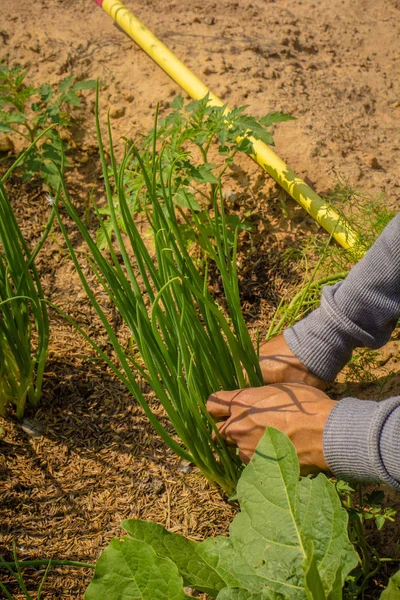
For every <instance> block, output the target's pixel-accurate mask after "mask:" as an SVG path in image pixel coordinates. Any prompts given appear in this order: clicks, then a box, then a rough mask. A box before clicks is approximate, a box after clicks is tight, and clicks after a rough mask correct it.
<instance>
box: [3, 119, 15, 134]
mask: <svg viewBox="0 0 400 600" xmlns="http://www.w3.org/2000/svg"><path fill="white" fill-rule="evenodd" d="M12 131H13V130H12V129H11V127H10V126H9V125H7V123H4V121H3V122H1V121H0V132H1V133H10V132H12Z"/></svg>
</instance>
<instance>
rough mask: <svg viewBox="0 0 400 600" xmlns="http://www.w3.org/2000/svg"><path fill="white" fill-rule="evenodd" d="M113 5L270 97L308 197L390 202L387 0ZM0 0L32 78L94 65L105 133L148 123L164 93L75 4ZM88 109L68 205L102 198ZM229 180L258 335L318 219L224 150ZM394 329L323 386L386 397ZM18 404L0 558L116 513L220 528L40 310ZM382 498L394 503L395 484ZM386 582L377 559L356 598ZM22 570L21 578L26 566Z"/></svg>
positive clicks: (60, 295) (260, 108)
mask: <svg viewBox="0 0 400 600" xmlns="http://www.w3.org/2000/svg"><path fill="white" fill-rule="evenodd" d="M126 4H127V6H128V7H130V8H132V10H133V12H135V14H137V16H138V17H139V18H140V19H141V20H142V21H143V22H144V23H146V25H147V26H148V27H149V28H150V29H152V30H153V31H154V32H155V33H156V34H157V35H158V36H159V37H160V38H161V39H162V40H163V41H164V42H165V43H166V44H167V45H168V46H169V47H170V48H171V49H172V50H174V51H175V52H176V53H177V54H178V56H179V57H180V58H181V59H182V60H183V61H184V62H185V63H186V64H187V66H189V67H190V68H192V69H193V70H194V71H195V72H196V73H197V74H198V75H199V76H200V77H201V78H202V79H203V80H204V81H205V82H206V83H207V84H208V85H209V87H210V89H212V90H213V91H214V92H215V93H216V94H218V95H219V96H221V97H222V98H223V99H224V100H226V101H227V102H228V101H229V104H230V105H231V106H234V105H243V104H247V105H249V112H250V113H252V114H254V115H258V116H260V115H262V114H265V113H267V112H273V111H276V110H281V111H284V112H290V113H291V114H293V115H294V116H296V117H297V121H294V122H289V123H284V124H281V125H280V126H279V127H276V129H275V132H274V136H275V141H276V146H277V153H278V154H279V155H280V156H281V157H282V158H283V159H285V160H286V161H287V162H288V164H289V165H290V166H291V168H292V169H294V170H295V171H296V172H297V173H298V174H299V175H301V176H302V177H305V178H306V179H307V180H309V181H310V182H311V183H312V185H313V186H314V187H315V189H316V190H317V191H318V192H319V193H324V192H326V191H327V190H328V189H330V188H332V187H333V186H334V184H335V183H336V179H337V176H341V177H342V178H345V179H347V178H349V179H350V182H351V183H352V185H354V186H358V187H360V188H362V189H363V190H364V191H365V192H366V193H370V194H373V195H376V194H378V193H383V194H385V195H386V203H387V205H388V206H389V207H391V208H393V209H394V210H396V209H398V204H399V182H398V178H397V173H398V171H399V170H400V158H399V152H398V150H399V143H400V139H399V130H400V126H399V123H400V119H399V117H400V83H399V81H400V80H399V73H400V68H399V67H400V58H399V54H398V51H397V48H398V39H399V38H398V36H399V18H400V4H399V2H398V0H388V1H387V2H385V3H380V2H373V1H372V0H342V2H340V3H338V2H336V3H335V2H332V1H329V0H320V2H318V3H310V2H309V1H308V0H296V2H289V0H280V1H279V2H275V1H274V0H271V1H268V0H252V1H251V2H249V1H248V0H243V1H242V2H223V3H217V2H213V1H212V0H203V1H202V2H193V1H190V2H189V1H188V0H182V1H180V2H170V3H165V2H164V3H163V2H160V1H159V0H146V2H142V3H139V2H136V1H127V2H126ZM2 6H3V11H2V14H3V19H2V23H1V25H0V57H4V58H5V59H6V60H7V61H9V63H10V64H11V65H15V64H23V65H26V66H28V67H30V75H29V77H30V79H31V81H32V83H34V84H38V85H39V84H42V83H47V82H48V83H55V82H58V81H60V80H61V79H62V78H63V77H65V76H66V75H68V74H70V73H73V74H75V75H76V76H77V77H78V78H83V77H85V78H96V77H98V78H99V79H100V80H101V81H102V82H103V83H104V84H105V87H104V88H103V91H102V94H101V103H102V110H101V116H102V118H103V119H104V117H105V114H106V111H107V110H108V108H110V107H111V116H112V117H113V118H112V125H113V129H114V131H115V134H116V139H117V137H118V136H128V137H135V136H136V135H137V134H138V133H140V132H147V130H148V129H149V128H150V127H151V125H152V119H153V116H154V109H155V106H156V104H157V102H160V103H161V109H162V110H163V109H165V107H166V106H167V104H168V102H169V101H170V100H171V98H172V97H173V96H174V95H175V94H176V93H178V92H179V89H178V87H177V86H176V85H175V84H174V83H173V82H172V81H171V80H170V79H169V78H168V77H167V76H166V75H165V74H164V73H163V72H162V71H161V70H160V69H159V68H158V67H157V66H156V65H155V64H153V63H152V61H151V60H150V59H149V58H147V56H146V55H145V54H144V53H143V52H142V51H140V50H139V49H138V48H137V47H136V46H135V44H134V43H133V42H132V41H130V40H129V39H128V38H127V37H126V36H125V35H124V34H123V33H122V32H121V31H119V30H118V29H117V28H116V27H115V26H114V25H113V22H112V21H111V19H110V18H109V17H108V16H107V15H106V14H105V13H104V12H103V11H102V10H101V9H99V8H97V7H96V6H95V4H94V3H93V2H90V1H89V0H36V2H34V3H32V2H28V0H22V1H21V2H19V3H18V8H17V10H16V3H15V2H11V0H3V4H2ZM92 113H93V94H90V93H87V94H86V95H85V100H84V111H83V116H79V115H78V114H77V121H76V126H75V127H74V132H73V144H74V146H75V150H74V152H73V153H72V154H71V160H72V161H73V163H74V169H73V171H72V172H71V173H70V175H69V176H68V179H69V186H70V189H71V191H72V194H73V196H74V199H75V200H76V201H77V202H79V201H80V202H81V203H82V205H83V204H84V203H85V202H86V201H87V199H88V196H89V194H90V192H91V190H92V189H94V190H95V193H96V194H98V197H99V199H100V200H101V197H102V192H101V189H102V188H101V180H100V171H99V161H98V153H97V149H96V140H95V136H94V124H93V114H92ZM230 186H231V188H232V190H233V191H234V192H235V193H236V194H237V197H238V198H240V205H241V207H242V208H243V206H244V205H245V206H246V208H247V209H249V210H252V211H253V216H252V220H253V221H254V222H255V221H257V238H256V241H255V242H254V243H253V244H247V245H246V252H244V251H243V252H242V256H243V279H244V281H243V288H242V295H243V302H244V309H245V313H246V316H247V318H248V320H249V324H251V326H252V327H255V326H258V327H260V329H261V332H262V333H263V332H264V331H266V330H267V328H268V319H269V318H270V316H271V313H272V311H273V309H274V307H276V306H277V303H278V302H279V299H280V297H281V296H282V295H283V294H286V295H287V294H288V293H290V290H292V289H293V287H294V285H295V284H297V283H298V282H299V280H300V279H301V276H302V273H301V271H299V269H298V268H297V267H296V265H292V266H290V267H289V266H287V265H286V264H284V263H283V261H282V252H283V251H284V250H285V249H286V248H287V247H290V246H293V245H299V243H301V241H302V239H304V237H306V236H308V235H309V234H310V233H311V232H314V233H315V232H317V231H318V227H317V226H316V225H315V223H314V222H313V221H312V220H311V219H310V218H309V217H308V216H307V215H306V214H305V213H303V211H302V210H301V209H300V208H298V207H297V206H296V205H294V203H292V202H291V201H290V200H287V199H286V202H287V207H288V210H289V214H290V217H291V219H290V220H288V219H287V218H286V217H285V215H284V214H283V212H282V208H281V203H280V201H279V194H278V192H277V190H276V187H275V186H274V185H273V184H272V183H271V181H269V180H268V178H267V177H265V176H264V175H263V174H262V173H260V170H259V168H258V167H257V166H256V165H254V164H253V163H251V161H250V160H247V159H243V160H241V161H240V163H239V165H238V167H237V168H236V169H235V170H234V171H233V172H232V177H231V181H230ZM8 191H9V193H10V197H11V198H12V201H13V205H14V208H15V211H16V214H17V217H18V219H19V222H20V223H21V226H22V228H23V231H24V234H25V235H26V237H27V239H28V240H30V241H31V242H32V244H33V243H34V242H35V240H37V239H38V238H39V236H40V232H41V231H42V228H43V225H44V223H45V222H46V217H47V216H48V207H47V205H46V201H45V194H44V192H43V190H42V187H41V185H40V183H38V182H34V183H33V184H31V185H24V186H22V185H21V184H20V182H19V180H18V178H17V177H16V178H15V179H13V181H12V182H10V185H9V188H8ZM323 235H324V234H322V233H321V236H323ZM252 265H256V268H253V269H252V270H251V266H252ZM38 267H39V269H40V272H41V274H42V277H43V281H44V286H45V290H46V294H47V295H48V297H49V298H50V299H51V301H52V302H54V303H56V304H58V305H59V306H61V308H63V309H64V310H66V311H67V312H69V313H70V314H71V315H72V316H73V317H74V318H75V319H77V320H79V322H80V324H81V325H82V326H83V327H85V328H86V330H87V331H88V332H89V333H90V334H91V335H93V336H94V337H95V339H97V340H101V342H104V344H106V341H105V336H104V334H103V332H102V330H101V328H100V327H99V326H98V323H97V322H96V319H94V317H93V315H92V313H91V311H90V308H89V306H88V302H87V300H86V298H85V295H84V293H83V292H82V290H81V286H80V284H79V282H78V278H77V276H76V274H75V273H74V272H73V268H72V267H71V264H70V261H69V258H68V256H67V255H66V251H65V248H64V244H63V241H62V239H61V236H60V235H59V234H58V233H57V232H56V233H54V235H53V236H52V237H51V239H50V240H49V242H48V244H47V245H46V249H45V251H44V252H43V254H42V255H41V257H40V259H39V262H38ZM216 292H217V293H218V289H216ZM399 343H400V342H399V341H398V340H396V339H395V340H394V341H393V342H391V343H390V344H388V346H387V347H386V348H385V349H384V350H383V351H382V352H381V353H380V354H379V356H378V359H377V363H376V368H375V369H374V370H373V374H374V375H375V377H376V380H375V381H373V382H372V383H360V373H357V374H356V375H355V381H354V382H350V383H345V376H342V377H341V380H340V381H341V382H340V383H338V384H337V385H336V386H334V387H333V388H332V390H331V394H332V396H334V397H343V396H346V395H355V396H357V397H362V398H377V397H388V396H390V395H393V394H397V393H399V378H398V376H397V377H388V375H390V374H392V373H398V367H399V364H398V347H399ZM348 379H349V378H348ZM155 409H157V408H156V405H155ZM29 416H30V417H33V418H35V419H36V420H38V421H40V422H41V423H42V425H43V427H44V435H42V436H41V437H40V438H37V439H32V438H30V437H29V436H28V435H27V434H26V433H24V432H23V431H22V429H21V427H20V426H19V424H18V423H17V422H15V421H14V420H7V421H5V420H2V423H1V426H2V428H3V432H2V437H1V439H0V452H1V453H2V455H3V459H2V463H1V466H0V476H1V486H2V496H1V503H2V508H3V510H2V517H1V523H0V526H1V530H0V544H1V545H0V553H1V554H2V555H4V556H10V550H11V548H12V540H15V541H16V545H17V551H18V554H19V556H20V557H21V558H37V557H43V556H44V557H58V558H70V559H79V560H85V561H88V562H94V561H95V560H96V558H97V557H98V556H99V553H100V552H101V550H102V549H104V547H105V546H106V545H107V543H108V541H109V540H110V539H111V538H112V537H113V536H115V535H120V534H121V530H120V528H119V524H120V523H121V521H122V520H124V519H127V518H142V519H151V520H155V521H157V522H159V523H161V524H163V525H165V526H166V527H168V528H169V529H171V530H173V531H176V532H179V533H182V534H185V535H189V536H191V537H192V538H194V539H203V538H204V537H206V536H209V535H215V534H217V533H225V532H227V529H228V525H229V522H230V521H231V519H232V517H233V515H234V512H235V511H234V508H232V507H231V506H230V505H228V504H227V503H226V502H225V500H224V499H223V498H222V497H221V496H220V494H219V493H218V491H216V490H215V489H213V488H210V487H209V486H208V484H207V483H206V482H205V481H204V479H203V478H202V477H201V476H200V475H199V474H198V473H197V471H196V470H195V469H192V470H191V471H190V472H189V473H188V474H184V473H182V472H181V471H179V469H178V460H177V459H176V457H175V456H173V455H172V454H171V453H170V452H169V451H168V450H167V449H166V448H165V446H164V445H163V443H162V442H161V441H160V440H159V439H158V438H157V437H156V436H155V435H154V434H153V432H152V429H151V428H150V426H149V425H148V423H147V422H146V420H145V419H144V417H143V415H142V412H141V410H140V409H139V408H138V407H137V406H136V404H135V403H134V401H133V400H132V398H131V397H130V396H129V395H128V394H127V393H126V391H125V390H124V389H123V387H122V386H121V385H120V384H119V383H118V382H116V381H115V379H114V378H113V377H112V376H111V375H110V373H109V372H108V371H107V369H105V368H104V366H103V365H102V363H101V362H99V361H98V360H96V359H95V357H94V356H93V352H92V351H91V349H90V348H88V347H85V344H84V343H83V342H82V340H81V339H80V338H78V336H77V334H76V333H75V331H74V330H73V329H72V328H70V327H69V326H67V325H66V324H65V322H64V321H63V320H62V319H61V318H60V317H58V316H56V315H55V314H52V337H51V345H50V356H49V361H48V367H47V372H46V379H45V385H44V391H43V399H42V402H41V405H40V408H39V410H38V411H36V412H31V413H30V414H29ZM389 502H390V503H391V505H393V506H397V507H398V508H399V509H400V502H399V499H398V495H396V494H391V496H389ZM371 535H372V534H371ZM399 539H400V535H399V526H398V520H397V522H396V523H395V524H391V525H390V526H388V527H386V528H385V529H384V531H383V532H380V533H373V535H372V537H371V540H373V542H374V544H376V545H377V547H378V548H379V550H380V552H381V554H382V555H383V556H392V557H393V556H395V552H396V551H397V549H396V547H397V543H398V541H399ZM396 566H397V565H396ZM42 573H43V572H42ZM90 577H91V573H90V572H89V571H85V570H74V569H68V570H66V569H63V570H60V569H58V570H57V571H56V572H54V571H53V572H52V574H51V575H50V577H49V580H48V582H47V583H46V585H45V587H44V590H43V598H60V599H61V598H62V599H64V598H65V599H67V598H74V599H77V598H83V594H84V590H85V588H86V586H87V584H88V581H89V580H90ZM386 579H387V577H386V572H385V571H383V574H382V577H381V578H380V580H379V581H377V582H376V588H375V590H372V591H371V596H370V597H371V598H372V597H377V595H378V593H379V590H380V587H381V586H382V585H384V584H385V582H386ZM29 582H30V587H31V589H32V591H33V590H35V589H37V583H38V575H34V574H32V580H29ZM14 593H15V598H16V599H19V598H20V597H22V596H19V595H18V594H17V592H16V591H15V590H14Z"/></svg>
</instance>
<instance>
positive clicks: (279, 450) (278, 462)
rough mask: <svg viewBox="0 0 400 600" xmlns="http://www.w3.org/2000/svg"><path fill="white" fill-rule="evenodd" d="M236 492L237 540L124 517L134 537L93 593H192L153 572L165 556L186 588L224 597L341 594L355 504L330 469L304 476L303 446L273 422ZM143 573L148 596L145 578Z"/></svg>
mask: <svg viewBox="0 0 400 600" xmlns="http://www.w3.org/2000/svg"><path fill="white" fill-rule="evenodd" d="M237 497H238V500H239V503H240V506H241V512H240V514H238V515H237V516H236V517H235V519H234V521H233V522H232V525H231V527H230V536H229V537H228V538H225V537H216V538H210V539H208V540H205V541H204V542H193V541H190V540H188V539H186V538H184V537H182V536H179V535H177V534H174V533H170V532H168V531H166V530H165V529H164V528H163V527H161V526H159V525H156V524H154V523H146V522H144V521H125V522H124V523H123V524H122V527H123V528H124V529H125V531H126V532H127V533H128V537H125V538H123V539H122V540H117V539H114V540H113V541H112V542H111V544H110V546H109V547H108V548H107V549H106V550H105V551H104V552H103V554H102V555H101V557H100V559H99V561H98V563H97V566H96V570H95V574H94V578H93V581H92V583H91V584H90V585H89V587H88V590H87V592H86V595H85V600H95V599H97V598H105V597H107V598H108V599H109V600H114V599H117V598H118V599H119V600H125V598H126V599H128V598H129V599H130V600H133V599H134V598H144V599H146V598H148V599H150V598H160V599H161V598H165V599H167V598H168V599H169V598H180V597H184V596H182V595H178V591H177V590H176V589H175V588H174V592H173V593H171V592H170V590H169V587H168V585H167V584H165V585H163V587H161V583H160V577H158V578H156V579H154V582H153V581H152V580H151V578H148V573H149V572H150V571H151V570H152V569H153V568H154V566H155V564H156V561H157V558H158V560H159V561H161V560H163V561H164V562H163V567H164V566H165V568H166V569H167V572H168V573H169V577H171V578H172V577H173V578H174V581H175V582H176V584H178V581H179V585H180V589H179V593H180V594H182V593H183V586H184V585H185V586H190V587H191V588H193V589H196V590H199V591H202V592H205V593H207V594H208V595H209V596H211V597H213V598H218V600H227V599H230V600H232V599H236V600H242V599H243V600H249V599H254V600H255V599H258V600H263V599H265V600H270V599H271V600H272V599H274V600H278V599H280V600H284V599H286V598H287V599H289V598H290V599H292V598H293V599H298V600H300V599H309V598H311V599H315V600H324V599H327V600H328V599H329V600H336V599H340V598H341V597H342V586H343V583H344V580H345V577H346V575H347V574H348V573H349V572H350V571H351V570H352V569H353V568H354V567H355V566H356V564H357V555H356V553H355V552H354V549H353V547H352V545H351V543H350V540H349V538H348V535H347V514H346V511H345V510H344V508H342V506H341V504H340V501H339V498H338V496H337V493H336V491H335V487H334V486H333V485H332V484H331V483H330V482H329V481H328V479H327V478H326V477H325V476H324V475H319V476H318V477H316V478H315V479H310V478H300V479H299V465H298V460H297V456H296V451H295V449H294V447H293V445H292V444H291V442H290V441H289V439H288V438H287V437H286V436H285V435H284V434H282V433H280V432H279V431H277V430H275V429H272V428H268V429H267V431H266V433H265V435H264V437H263V439H262V440H261V441H260V443H259V445H258V448H257V451H256V453H255V455H254V457H253V459H252V461H251V462H250V464H249V465H248V466H247V467H246V468H245V469H244V471H243V474H242V476H241V478H240V481H239V484H238V488H237ZM151 550H152V552H151ZM159 564H161V563H159ZM168 566H169V570H168ZM177 572H178V574H179V577H180V580H178V575H177ZM144 578H147V579H148V584H147V585H146V586H145V587H143V586H142V587H141V594H142V595H139V593H138V584H137V582H138V581H140V580H142V581H143V579H144ZM147 579H146V581H147ZM166 581H167V583H169V578H166ZM161 592H162V594H161ZM174 594H176V595H174Z"/></svg>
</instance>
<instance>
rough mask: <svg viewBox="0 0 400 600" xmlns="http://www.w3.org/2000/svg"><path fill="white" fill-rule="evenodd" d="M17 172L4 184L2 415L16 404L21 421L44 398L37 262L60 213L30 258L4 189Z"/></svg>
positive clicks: (44, 326) (0, 200) (0, 227)
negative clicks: (8, 407)
mask: <svg viewBox="0 0 400 600" xmlns="http://www.w3.org/2000/svg"><path fill="white" fill-rule="evenodd" d="M34 143H35V142H34ZM30 148H31V147H30ZM30 148H28V150H27V152H28V151H29V150H30ZM12 170H13V169H12V168H11V169H10V170H9V171H8V173H6V175H5V176H4V177H3V179H2V181H1V182H0V414H1V415H2V416H4V415H5V413H6V407H7V405H9V404H14V405H15V411H16V416H17V418H22V417H23V415H24V410H25V406H26V403H27V402H28V403H29V404H30V405H31V406H33V407H35V406H36V405H37V404H38V401H39V399H40V396H41V392H42V381H43V373H44V368H45V363H46V358H47V352H48V343H49V322H48V315H47V307H46V304H45V301H44V296H43V290H42V286H41V283H40V277H39V274H38V272H37V270H36V267H35V264H34V259H35V257H36V255H37V253H38V252H39V250H40V248H41V247H42V245H43V243H44V241H45V239H46V237H47V235H48V233H49V231H50V228H51V226H52V223H53V220H54V216H55V212H54V210H53V211H52V215H51V217H50V219H49V222H48V224H47V226H46V229H45V231H44V234H43V236H42V238H41V240H40V242H39V244H38V246H37V247H36V249H35V250H34V251H33V252H30V250H29V248H28V246H27V244H26V241H25V240H24V237H23V235H22V232H21V230H20V228H19V226H18V223H17V221H16V219H15V216H14V213H13V210H12V207H11V204H10V202H9V199H8V197H7V193H6V190H5V188H4V185H3V184H4V182H5V180H6V178H7V177H8V176H9V174H10V173H11V172H12ZM33 336H34V338H35V339H34V340H33Z"/></svg>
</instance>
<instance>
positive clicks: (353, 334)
mask: <svg viewBox="0 0 400 600" xmlns="http://www.w3.org/2000/svg"><path fill="white" fill-rule="evenodd" d="M399 316H400V214H399V215H397V216H396V217H395V218H394V219H393V220H392V221H391V222H390V223H389V224H388V225H387V227H386V228H385V229H384V231H383V232H382V234H381V235H380V236H379V238H378V239H377V241H376V242H375V243H374V245H373V246H372V247H371V248H370V249H369V250H368V252H367V253H366V254H365V256H364V257H363V258H362V259H361V261H360V262H359V263H357V264H356V265H355V266H354V267H353V268H352V269H351V271H350V273H349V274H348V276H347V277H346V279H345V280H344V281H342V282H340V283H338V284H336V285H334V286H331V287H325V288H324V289H323V293H322V298H321V305H320V307H319V308H317V309H316V310H314V311H313V312H312V313H311V314H310V315H308V316H307V317H306V318H305V319H303V320H302V321H300V322H299V323H296V324H295V325H294V326H293V327H291V328H290V329H287V330H286V331H285V333H284V335H285V339H286V341H287V343H288V345H289V347H290V348H291V350H292V352H293V353H294V354H295V355H296V356H297V358H299V360H301V362H302V363H303V364H304V365H305V366H306V367H307V368H308V369H309V370H310V371H311V372H312V373H314V374H315V375H317V376H318V377H320V378H321V379H325V380H326V381H332V380H333V379H335V377H336V375H337V373H338V372H339V371H340V370H341V369H342V368H343V367H344V365H345V364H346V363H347V362H348V361H349V360H350V358H351V355H352V352H353V350H354V348H356V347H362V346H366V347H369V348H380V347H381V346H383V345H384V344H385V343H386V342H387V341H388V340H389V338H390V335H391V333H392V331H393V329H394V327H395V325H396V323H397V320H398V318H399Z"/></svg>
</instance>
